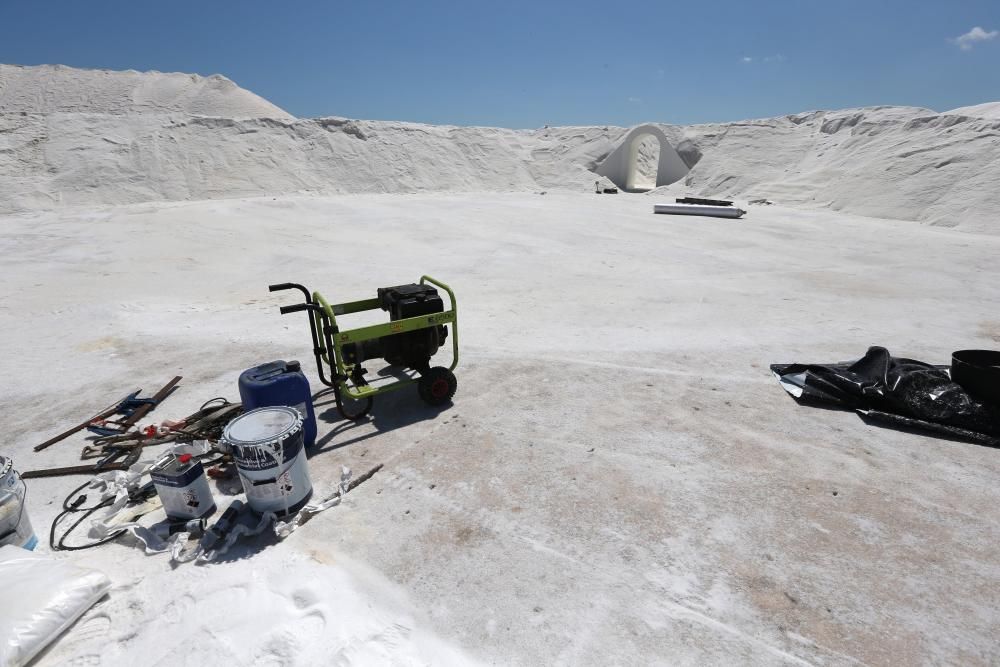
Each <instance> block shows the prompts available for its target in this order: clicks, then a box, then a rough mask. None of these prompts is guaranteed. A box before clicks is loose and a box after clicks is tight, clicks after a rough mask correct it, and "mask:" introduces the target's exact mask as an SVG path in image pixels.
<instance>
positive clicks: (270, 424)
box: [222, 406, 302, 445]
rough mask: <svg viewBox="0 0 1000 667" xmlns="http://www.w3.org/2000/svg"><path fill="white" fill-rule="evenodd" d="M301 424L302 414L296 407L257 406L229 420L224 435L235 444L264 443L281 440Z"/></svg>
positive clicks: (229, 441)
mask: <svg viewBox="0 0 1000 667" xmlns="http://www.w3.org/2000/svg"><path fill="white" fill-rule="evenodd" d="M301 426H302V415H300V414H299V411H298V410H296V409H295V408H289V407H285V406H274V407H269V408H257V409H256V410H251V411H250V412H247V413H246V414H242V415H240V416H239V417H237V418H236V419H234V420H233V421H231V422H229V424H228V425H227V426H226V429H225V431H223V433H222V437H223V438H224V439H225V440H226V442H228V443H230V444H233V445H262V444H265V443H269V442H276V441H278V440H281V439H282V438H283V437H284V436H286V435H288V434H289V433H292V432H294V431H295V430H296V429H298V428H300V427H301Z"/></svg>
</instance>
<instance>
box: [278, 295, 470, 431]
mask: <svg viewBox="0 0 1000 667" xmlns="http://www.w3.org/2000/svg"><path fill="white" fill-rule="evenodd" d="M437 288H440V289H442V290H444V292H446V293H447V294H448V299H449V302H450V303H449V304H448V305H449V308H448V310H445V303H444V300H443V299H442V298H441V295H440V294H439V292H438V289H437ZM268 289H269V290H270V291H272V292H277V291H280V290H289V289H297V290H299V291H301V292H302V294H303V295H304V296H305V302H304V303H297V304H294V305H291V306H282V307H281V308H280V309H279V310H280V311H281V314H282V315H286V314H288V313H295V312H299V311H305V312H307V313H308V315H309V331H310V333H311V335H312V342H313V355H314V356H315V357H316V369H317V371H318V373H319V379H320V381H321V382H322V383H323V384H325V385H327V386H328V387H331V388H332V389H333V394H334V399H335V400H336V402H337V410H338V411H339V412H340V414H341V415H343V416H344V418H346V419H360V418H361V417H363V416H364V415H366V414H368V411H369V410H371V407H372V402H373V400H374V398H375V396H377V395H378V394H382V393H385V392H388V391H393V390H395V389H400V388H402V387H405V386H407V385H410V384H414V383H416V385H417V391H418V393H419V394H420V397H421V398H422V399H423V400H424V401H426V402H427V403H429V404H430V405H442V404H444V403H447V402H448V401H450V400H451V398H452V397H453V396H454V395H455V390H456V389H457V388H458V381H457V380H456V379H455V374H454V372H453V371H454V370H455V367H456V366H457V365H458V306H457V304H456V302H455V293H454V292H452V290H451V288H450V287H448V286H447V285H445V284H444V283H442V282H440V281H437V280H435V279H433V278H431V277H430V276H422V277H421V278H420V282H419V283H410V284H408V285H397V286H395V287H380V288H378V290H377V293H376V297H375V298H373V299H362V300H360V301H348V302H345V303H335V304H330V303H328V302H327V301H326V299H324V298H323V296H322V295H321V294H320V293H319V292H312V293H310V292H309V290H308V289H306V288H305V287H303V286H302V285H299V284H298V283H281V284H278V285H270V286H269V287H268ZM377 309H381V310H384V311H386V312H388V313H389V321H388V322H386V323H383V324H374V325H371V326H366V327H360V328H358V329H340V328H339V327H338V325H337V316H344V315H350V314H352V313H360V312H364V311H368V310H377ZM449 325H450V327H451V332H450V334H451V336H450V337H451V346H452V359H451V365H450V366H448V367H444V366H431V365H430V360H431V358H432V357H433V356H434V355H435V354H437V352H438V351H439V350H440V349H441V347H443V346H444V344H445V342H446V341H447V339H448V338H449V331H448V328H449ZM375 359H384V360H385V362H386V363H388V364H389V366H390V367H396V368H397V369H403V370H404V371H405V370H411V371H415V372H416V373H417V374H418V377H416V378H414V377H412V376H408V375H405V374H401V375H397V376H393V377H394V378H395V379H394V380H390V381H388V382H386V381H385V377H382V378H380V379H379V380H378V381H369V380H368V379H367V378H366V377H365V374H366V373H367V372H368V371H367V370H366V369H365V368H364V367H363V366H362V364H363V363H364V362H365V361H370V360H375ZM345 397H346V398H349V399H352V400H355V401H363V402H364V405H363V406H362V407H361V408H360V409H359V410H357V411H349V410H348V409H347V408H346V407H345V405H344V398H345Z"/></svg>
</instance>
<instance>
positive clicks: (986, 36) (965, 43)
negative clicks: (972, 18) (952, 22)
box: [952, 25, 1000, 51]
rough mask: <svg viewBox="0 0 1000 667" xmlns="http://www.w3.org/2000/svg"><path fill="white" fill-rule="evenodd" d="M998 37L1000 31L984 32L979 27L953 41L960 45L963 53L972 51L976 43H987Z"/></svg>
mask: <svg viewBox="0 0 1000 667" xmlns="http://www.w3.org/2000/svg"><path fill="white" fill-rule="evenodd" d="M997 35H1000V31H997V30H983V29H982V28H980V27H979V26H978V25H977V26H976V27H975V28H973V29H972V30H970V31H969V32H967V33H965V34H964V35H960V36H958V37H956V38H955V39H953V40H952V41H953V42H955V43H956V44H958V48H960V49H962V50H963V51H971V50H972V47H973V46H975V45H976V42H986V41H988V40H991V39H994V38H995V37H996V36H997Z"/></svg>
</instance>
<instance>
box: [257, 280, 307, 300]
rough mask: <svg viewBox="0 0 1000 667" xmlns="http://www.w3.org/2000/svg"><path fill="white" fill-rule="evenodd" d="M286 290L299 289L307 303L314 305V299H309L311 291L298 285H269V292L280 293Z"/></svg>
mask: <svg viewBox="0 0 1000 667" xmlns="http://www.w3.org/2000/svg"><path fill="white" fill-rule="evenodd" d="M286 289H297V290H299V291H300V292H302V294H303V295H304V296H305V297H306V303H312V299H310V298H309V290H307V289H306V288H305V287H303V286H302V285H300V284H298V283H277V284H275V285H268V286H267V291H268V292H280V291H282V290H286Z"/></svg>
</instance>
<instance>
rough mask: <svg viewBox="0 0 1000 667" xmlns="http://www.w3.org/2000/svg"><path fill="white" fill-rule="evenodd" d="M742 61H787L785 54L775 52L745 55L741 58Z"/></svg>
mask: <svg viewBox="0 0 1000 667" xmlns="http://www.w3.org/2000/svg"><path fill="white" fill-rule="evenodd" d="M740 62H741V63H753V62H760V63H783V62H785V56H783V55H781V54H780V53H775V54H774V55H773V56H763V57H757V56H743V57H742V58H740Z"/></svg>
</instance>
